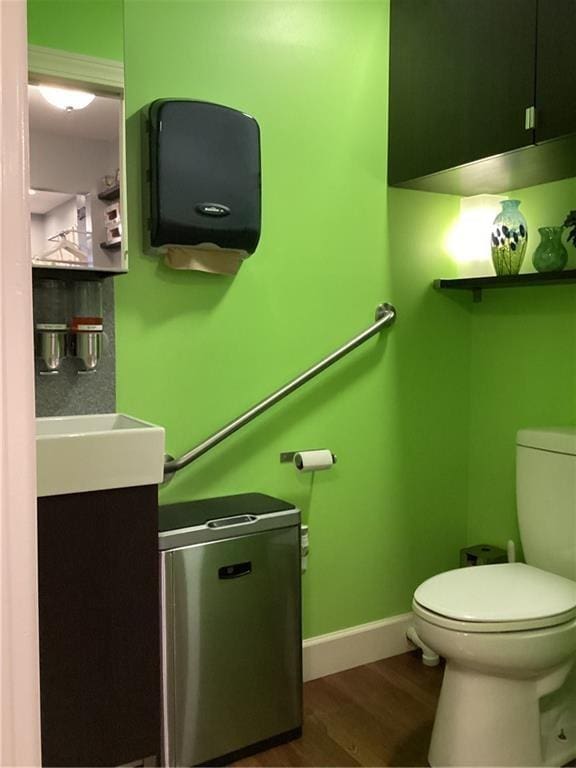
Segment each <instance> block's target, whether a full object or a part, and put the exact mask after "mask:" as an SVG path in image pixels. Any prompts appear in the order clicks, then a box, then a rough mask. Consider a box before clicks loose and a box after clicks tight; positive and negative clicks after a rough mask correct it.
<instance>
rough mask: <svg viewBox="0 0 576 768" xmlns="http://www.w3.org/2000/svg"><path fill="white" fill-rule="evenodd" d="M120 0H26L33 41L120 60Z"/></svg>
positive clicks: (121, 39) (121, 5) (121, 27)
mask: <svg viewBox="0 0 576 768" xmlns="http://www.w3.org/2000/svg"><path fill="white" fill-rule="evenodd" d="M122 12H123V0H28V40H29V42H30V43H33V44H34V45H42V46H45V47H47V48H59V49H61V50H64V51H71V52H73V53H80V54H84V55H85V56H98V57H100V58H103V59H116V60H121V59H122V56H123V49H124V41H123V23H122Z"/></svg>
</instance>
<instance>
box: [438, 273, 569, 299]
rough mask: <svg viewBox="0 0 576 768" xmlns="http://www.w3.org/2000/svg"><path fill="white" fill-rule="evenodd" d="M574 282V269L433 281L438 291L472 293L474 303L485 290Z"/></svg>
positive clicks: (480, 297)
mask: <svg viewBox="0 0 576 768" xmlns="http://www.w3.org/2000/svg"><path fill="white" fill-rule="evenodd" d="M575 282H576V269H567V270H565V271H564V272H528V273H526V274H523V275H490V276H486V277H459V278H454V279H451V278H450V279H448V278H442V279H440V280H435V281H434V288H437V289H439V290H463V291H472V295H473V298H474V301H482V291H483V290H484V289H485V288H520V287H526V286H528V287H529V286H535V285H563V284H565V283H575Z"/></svg>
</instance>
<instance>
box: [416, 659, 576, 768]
mask: <svg viewBox="0 0 576 768" xmlns="http://www.w3.org/2000/svg"><path fill="white" fill-rule="evenodd" d="M571 668H572V662H571V661H570V662H568V663H566V664H563V665H561V666H560V667H558V668H556V669H555V670H552V671H551V672H548V673H547V674H546V675H544V676H542V677H535V678H528V679H518V678H512V679H511V678H504V677H499V676H496V675H487V674H483V673H482V672H479V671H477V670H474V669H471V668H470V667H463V666H461V665H459V664H458V663H455V662H450V661H448V662H447V664H446V670H445V672H444V682H443V684H442V691H441V693H440V700H439V702H438V710H437V712H436V719H435V722H434V729H433V732H432V740H431V743H430V751H429V754H428V760H429V763H430V765H431V766H433V768H436V767H440V766H543V765H549V766H560V765H563V764H564V763H566V762H569V761H570V760H572V759H574V758H575V757H576V728H575V727H574V723H576V720H575V719H574V716H575V710H576V676H575V675H574V673H573V672H572V673H570V671H571ZM569 673H570V674H569Z"/></svg>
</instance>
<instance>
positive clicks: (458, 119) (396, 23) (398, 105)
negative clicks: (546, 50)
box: [388, 0, 556, 184]
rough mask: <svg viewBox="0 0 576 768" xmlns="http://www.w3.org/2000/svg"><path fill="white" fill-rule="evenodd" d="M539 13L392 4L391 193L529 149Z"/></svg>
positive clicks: (485, 5)
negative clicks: (528, 116) (397, 186)
mask: <svg viewBox="0 0 576 768" xmlns="http://www.w3.org/2000/svg"><path fill="white" fill-rule="evenodd" d="M555 3H556V0H552V3H551V4H552V5H555ZM536 11H537V8H536V0H392V2H391V21H390V24H391V37H390V126H389V169H388V173H389V181H390V183H391V184H397V183H400V182H402V181H405V180H408V179H414V178H417V177H420V176H424V175H427V174H431V173H435V172H437V171H441V170H444V169H447V168H454V167H455V166H459V165H463V164H466V163H471V162H474V161H476V160H479V159H481V158H485V157H490V156H492V155H497V154H501V153H503V152H508V151H510V150H513V149H517V148H520V147H524V146H527V145H529V144H531V143H533V141H534V131H533V130H531V129H530V130H527V129H526V126H525V115H526V109H527V108H528V107H530V106H532V105H533V104H534V72H535V43H536Z"/></svg>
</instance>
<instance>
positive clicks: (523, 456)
mask: <svg viewBox="0 0 576 768" xmlns="http://www.w3.org/2000/svg"><path fill="white" fill-rule="evenodd" d="M516 494H517V508H518V523H519V528H520V537H521V539H522V545H523V549H524V555H525V557H526V563H527V565H526V564H524V563H504V564H500V565H483V566H477V567H471V568H461V569H458V570H455V571H448V572H447V573H441V574H439V575H437V576H433V577H432V578H431V579H428V580H427V581H425V582H424V583H423V584H421V585H420V586H419V587H418V589H417V590H416V592H415V593H414V601H413V606H412V607H413V610H414V615H415V631H416V633H417V635H418V636H419V638H420V639H421V640H422V642H423V643H424V644H425V645H426V646H429V648H431V649H432V651H434V652H435V653H437V654H438V655H440V656H443V657H444V658H445V659H446V669H445V672H444V680H443V683H442V690H441V693H440V699H439V702H438V710H437V712H436V719H435V722H434V729H433V732H432V740H431V744H430V751H429V755H428V759H429V762H430V765H431V766H434V767H435V766H528V765H550V766H561V765H564V764H565V763H567V762H569V761H571V760H573V759H575V758H576V663H575V662H576V428H574V427H553V428H549V429H523V430H520V431H519V432H518V434H517V436H516Z"/></svg>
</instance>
